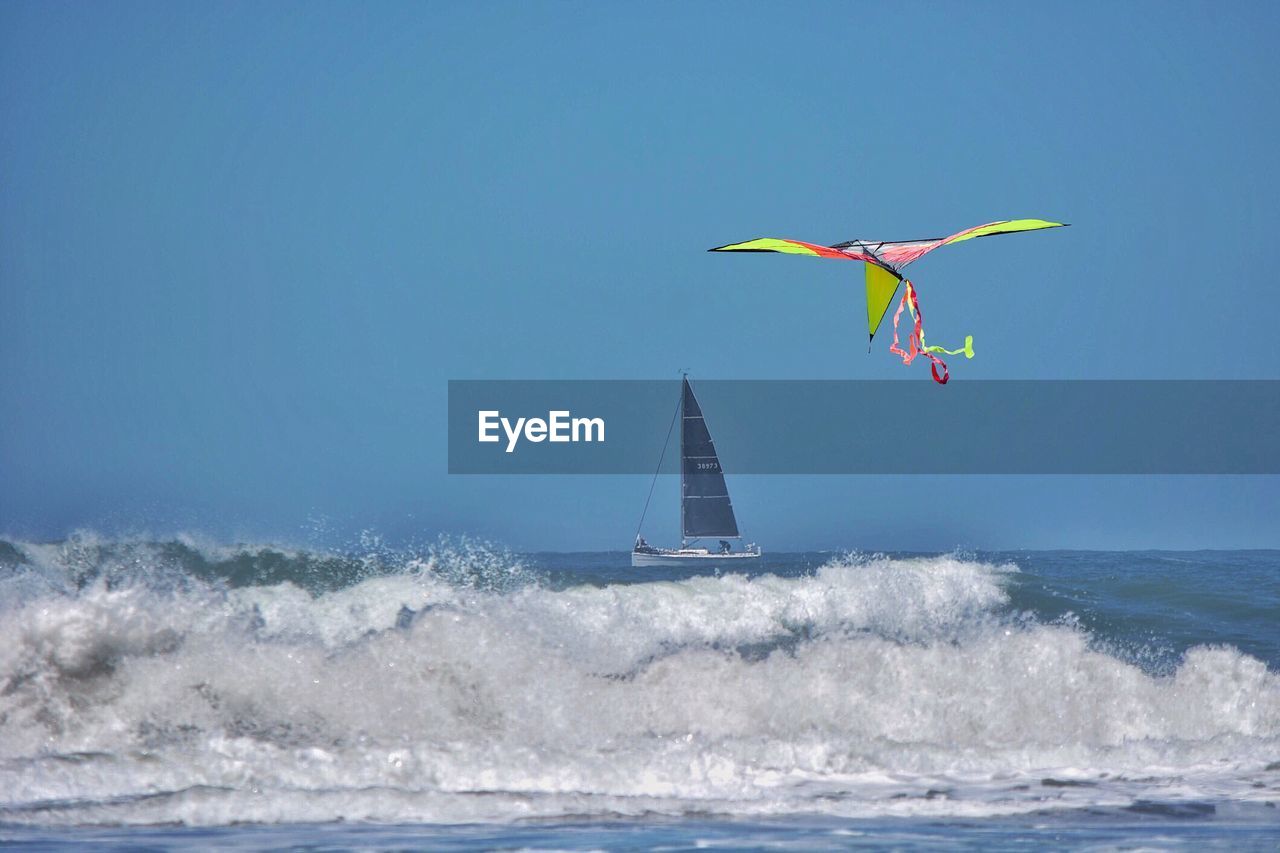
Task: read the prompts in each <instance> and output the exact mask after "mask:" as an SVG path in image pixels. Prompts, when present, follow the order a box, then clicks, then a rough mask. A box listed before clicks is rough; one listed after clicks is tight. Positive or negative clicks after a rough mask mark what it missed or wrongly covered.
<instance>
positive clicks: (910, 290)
mask: <svg viewBox="0 0 1280 853" xmlns="http://www.w3.org/2000/svg"><path fill="white" fill-rule="evenodd" d="M902 281H903V284H905V285H906V287H905V288H904V289H903V291H902V301H901V302H899V303H898V310H897V311H895V312H893V343H892V344H891V345H890V346H889V352H891V353H893V354H894V355H898V356H901V357H902V363H903V364H910V363H911V362H913V361H915V359H916V356H918V355H923V356H924V357H925V358H927V359H929V361H931V362H932V364H930V365H929V372H930V373H932V374H933V381H934V382H937V383H938V384H939V385H946V384H947V380H948V379H950V378H951V375H950V373H949V372H948V371H947V363H946V362H945V361H943V360H942V359H940V358H938V356H937V355H935V353H942V354H943V355H963V356H964V357H965V358H973V335H966V336H965V339H964V346H963V347H961V348H960V349H945V348H943V347H939V346H932V347H931V346H926V345H925V342H924V314H923V313H922V312H921V311H920V300H919V299H917V298H916V288H915V285H913V284H912V283H911V282H910V281H908V280H907V279H903V280H902ZM904 308H905V309H906V310H907V311H909V312H911V319H912V321H913V324H912V329H911V334H909V335H908V336H907V344H908V346H909V347H910V349H907V350H904V349H903V348H902V345H901V343H899V341H898V321H899V320H900V319H901V318H902V311H903V309H904ZM939 368H941V373H939Z"/></svg>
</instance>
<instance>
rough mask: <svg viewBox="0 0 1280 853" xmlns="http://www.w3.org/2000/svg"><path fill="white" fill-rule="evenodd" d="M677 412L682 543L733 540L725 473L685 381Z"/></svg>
mask: <svg viewBox="0 0 1280 853" xmlns="http://www.w3.org/2000/svg"><path fill="white" fill-rule="evenodd" d="M681 393H682V397H681V403H680V411H681V414H682V418H681V424H680V523H681V528H682V535H683V536H684V538H685V539H699V538H701V537H704V536H714V537H717V538H721V539H725V538H734V537H737V536H738V522H737V520H736V519H734V517H733V505H732V504H731V503H730V501H729V489H728V488H727V487H726V486H725V484H724V471H723V470H721V468H720V459H719V457H717V456H716V446H715V444H714V443H713V442H712V441H711V433H710V432H708V430H707V422H706V421H705V420H704V419H703V417H702V407H701V406H699V405H698V398H697V397H694V396H693V388H691V387H690V386H689V380H688V379H687V378H686V379H685V380H684V387H683V389H682V391H681Z"/></svg>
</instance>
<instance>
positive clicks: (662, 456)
mask: <svg viewBox="0 0 1280 853" xmlns="http://www.w3.org/2000/svg"><path fill="white" fill-rule="evenodd" d="M683 403H684V385H683V384H681V385H680V397H679V399H677V400H676V410H675V411H674V412H672V413H671V426H669V427H667V440H666V441H664V442H662V453H660V454H659V455H658V467H657V468H655V469H654V472H653V479H652V480H650V481H649V496H648V497H646V498H645V499H644V509H643V510H641V512H640V523H639V524H637V525H636V535H635V538H636V539H639V538H640V531H641V530H642V529H644V517H645V515H647V514H648V512H649V501H651V500H653V487H654V486H656V485H658V474H659V473H660V472H661V471H662V460H663V459H665V458H666V457H667V446H668V445H670V444H671V432H672V431H673V430H674V429H675V428H676V418H677V417H678V416H679V415H680V408H681V406H682V404H683Z"/></svg>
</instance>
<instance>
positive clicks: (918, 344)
mask: <svg viewBox="0 0 1280 853" xmlns="http://www.w3.org/2000/svg"><path fill="white" fill-rule="evenodd" d="M1062 227H1065V223H1062V222H1047V221H1045V220H1043V219H1006V220H1001V221H1000V222H988V223H987V224H986V225H979V226H977V227H975V228H967V229H965V230H964V231H960V232H957V233H955V234H952V235H951V236H950V237H935V238H932V239H927V240H849V241H848V242H845V243H837V244H835V245H834V246H820V245H818V244H816V243H805V242H802V241H800V240H779V239H776V238H773V237H762V238H760V239H758V240H748V241H746V242H745V243H730V244H729V245H727V246H717V247H716V248H714V249H708V250H707V251H708V252H781V253H782V254H785V255H809V256H811V257H815V258H832V259H834V260H840V261H864V262H866V273H867V332H868V338H867V340H868V348H869V347H870V341H872V340H874V339H875V336H876V330H877V329H879V328H880V324H881V322H883V321H884V318H885V315H886V314H888V313H889V305H890V303H892V302H893V297H894V294H896V293H897V292H898V285H899V284H902V285H904V287H903V291H902V299H901V300H900V301H899V302H898V310H897V311H895V312H894V314H893V344H892V345H891V346H890V347H889V351H890V352H892V353H893V354H894V355H897V356H900V357H901V358H902V363H903V364H910V363H911V362H912V361H914V360H915V358H916V356H918V355H923V356H925V357H926V358H928V359H929V361H930V362H931V364H930V367H929V369H930V372H931V373H933V378H934V381H936V382H938V383H939V384H941V385H946V384H947V379H949V378H950V374H949V373H948V371H947V365H946V362H944V361H943V360H942V359H941V358H939V357H938V356H939V354H941V355H964V357H965V358H973V336H972V335H968V336H966V337H965V339H964V346H963V347H960V348H959V349H953V350H949V349H944V348H943V347H940V346H928V345H926V344H925V340H924V315H922V314H921V313H920V301H919V298H918V297H917V295H916V288H915V285H914V284H912V283H911V282H910V281H909V280H908V279H907V278H906V277H905V276H903V275H902V270H903V268H904V267H906V265H907V264H909V263H911V262H913V261H918V260H919V259H920V258H922V257H924V256H925V255H926V254H928V253H929V252H932V251H933V250H934V249H936V248H938V247H939V246H948V245H950V244H952V243H962V242H964V241H965V240H972V239H973V238H975V237H990V236H992V235H994V234H1012V233H1014V232H1017V231H1039V230H1041V229H1044V228H1062ZM904 310H905V311H907V312H909V313H910V314H911V320H912V329H911V333H910V335H909V336H908V339H907V342H908V346H909V349H906V350H904V349H903V348H902V345H901V343H900V342H899V340H898V321H899V320H900V319H901V318H902V312H903V311H904ZM939 370H941V372H939Z"/></svg>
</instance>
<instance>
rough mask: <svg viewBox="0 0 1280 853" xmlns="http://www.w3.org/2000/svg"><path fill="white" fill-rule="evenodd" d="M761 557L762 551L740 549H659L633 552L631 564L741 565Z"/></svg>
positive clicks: (637, 565) (638, 565)
mask: <svg viewBox="0 0 1280 853" xmlns="http://www.w3.org/2000/svg"><path fill="white" fill-rule="evenodd" d="M758 559H760V553H759V552H758V551H756V552H750V551H739V552H737V553H731V554H711V553H707V554H681V553H679V552H677V551H667V552H662V551H659V552H657V553H653V554H649V553H644V552H641V551H632V552H631V565H632V566H635V567H641V566H705V565H716V566H724V565H739V564H743V563H747V564H749V563H750V562H751V561H752V560H758Z"/></svg>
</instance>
